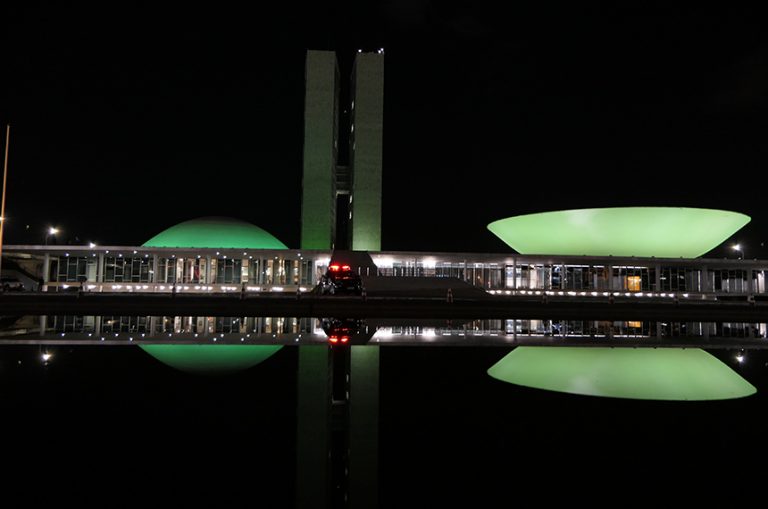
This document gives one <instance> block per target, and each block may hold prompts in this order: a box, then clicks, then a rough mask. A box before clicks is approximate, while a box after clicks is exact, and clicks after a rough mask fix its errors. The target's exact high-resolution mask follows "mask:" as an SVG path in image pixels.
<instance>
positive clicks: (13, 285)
mask: <svg viewBox="0 0 768 509" xmlns="http://www.w3.org/2000/svg"><path fill="white" fill-rule="evenodd" d="M0 287H2V289H3V291H4V292H21V291H24V283H22V282H21V281H20V280H19V278H16V277H13V276H3V277H2V278H0Z"/></svg>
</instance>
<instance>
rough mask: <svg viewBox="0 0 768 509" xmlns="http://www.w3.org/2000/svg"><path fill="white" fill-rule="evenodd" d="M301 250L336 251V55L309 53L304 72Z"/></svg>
mask: <svg viewBox="0 0 768 509" xmlns="http://www.w3.org/2000/svg"><path fill="white" fill-rule="evenodd" d="M304 73H305V75H304V80H305V90H304V154H303V163H304V172H303V177H302V182H301V187H302V190H301V248H302V249H332V248H333V246H334V238H335V235H336V163H337V156H338V144H339V141H338V140H339V128H338V118H339V66H338V63H337V62H336V54H335V53H333V52H332V51H313V50H310V51H308V52H307V61H306V64H305V68H304Z"/></svg>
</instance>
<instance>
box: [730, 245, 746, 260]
mask: <svg viewBox="0 0 768 509" xmlns="http://www.w3.org/2000/svg"><path fill="white" fill-rule="evenodd" d="M731 249H733V250H734V251H738V252H739V253H741V256H739V260H743V259H744V250H743V249H742V248H741V244H734V245H732V246H731Z"/></svg>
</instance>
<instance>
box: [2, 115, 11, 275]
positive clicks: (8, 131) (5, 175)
mask: <svg viewBox="0 0 768 509" xmlns="http://www.w3.org/2000/svg"><path fill="white" fill-rule="evenodd" d="M10 141H11V124H7V125H6V126H5V162H4V163H3V201H2V204H0V273H2V268H3V230H4V229H5V183H6V182H7V181H8V145H9V144H10Z"/></svg>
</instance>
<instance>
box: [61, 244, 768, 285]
mask: <svg viewBox="0 0 768 509" xmlns="http://www.w3.org/2000/svg"><path fill="white" fill-rule="evenodd" d="M72 251H78V250H77V249H73V250H72ZM80 251H81V252H82V251H84V250H83V249H81V250H80ZM168 251H169V250H168V249H165V250H161V251H153V250H152V249H143V250H142V252H139V253H137V250H133V251H132V252H131V251H127V252H123V253H115V252H112V253H110V252H109V251H106V252H102V253H100V254H99V253H98V252H89V253H88V256H85V255H83V254H80V253H77V252H74V253H73V252H70V253H69V256H66V255H65V256H61V255H57V256H50V258H49V261H48V272H47V282H48V289H49V291H56V290H58V289H61V288H67V287H68V286H72V285H71V283H75V285H74V286H77V284H78V283H84V282H88V284H89V289H90V290H91V291H132V290H134V289H136V288H138V289H139V290H141V291H171V290H172V289H173V288H176V289H177V290H179V291H206V292H217V291H234V290H237V289H239V287H241V286H242V287H247V290H248V291H295V290H296V288H297V287H302V288H303V289H302V290H301V291H308V290H309V289H310V288H311V287H312V286H314V285H315V284H317V282H318V281H319V279H320V278H321V276H322V275H323V273H324V272H325V271H326V269H327V266H328V263H329V261H330V257H331V255H332V253H330V252H316V251H313V252H312V253H311V255H310V256H305V255H304V254H302V253H301V252H299V251H298V250H280V251H272V250H264V251H260V250H250V251H249V252H242V251H241V252H240V253H237V252H236V251H235V252H233V250H227V252H221V251H215V250H211V249H201V250H197V251H196V252H193V253H189V252H186V253H179V254H178V255H176V254H172V255H168V254H167V253H168ZM371 257H372V259H373V262H374V264H375V267H374V266H359V267H353V270H356V271H357V272H358V273H360V274H361V275H363V276H374V275H378V276H382V277H436V278H456V279H458V280H460V281H463V282H464V283H467V284H469V285H472V286H474V287H477V288H482V289H484V290H487V291H490V292H494V293H509V294H512V293H517V292H520V291H540V292H591V293H594V292H601V293H605V292H614V293H615V292H620V293H644V294H645V293H659V294H661V293H665V294H676V293H681V294H682V293H685V294H689V293H713V294H736V295H749V294H766V293H768V288H767V287H766V282H765V280H766V271H768V267H764V266H760V265H759V264H758V263H757V262H755V263H750V264H749V265H747V264H745V263H744V261H743V260H698V259H693V260H681V261H680V262H679V263H669V261H667V263H664V261H663V260H660V261H658V262H657V261H655V260H653V259H632V260H631V261H632V262H633V263H627V262H629V261H630V260H629V259H622V258H618V257H617V258H610V257H602V258H596V259H590V258H589V257H562V259H561V260H558V259H557V257H552V259H551V260H542V259H541V258H542V257H540V256H539V257H529V256H522V255H516V256H508V255H498V256H494V255H485V254H478V255H469V254H450V253H397V252H392V253H385V252H379V253H371ZM372 267H373V268H372ZM372 270H374V271H376V274H371V271H372ZM92 283H97V285H93V284H92ZM98 284H101V286H99V285H98ZM109 285H111V286H109ZM135 285H142V286H140V287H137V286H135ZM236 287H238V288H236Z"/></svg>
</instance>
